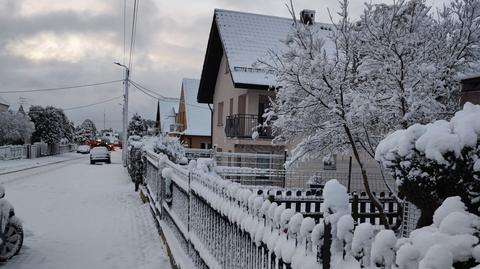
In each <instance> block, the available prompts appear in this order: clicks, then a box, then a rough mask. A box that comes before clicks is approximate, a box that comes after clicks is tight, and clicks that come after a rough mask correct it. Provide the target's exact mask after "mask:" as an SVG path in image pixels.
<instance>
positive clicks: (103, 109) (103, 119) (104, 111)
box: [103, 108, 106, 130]
mask: <svg viewBox="0 0 480 269" xmlns="http://www.w3.org/2000/svg"><path fill="white" fill-rule="evenodd" d="M103 130H106V128H105V108H103Z"/></svg>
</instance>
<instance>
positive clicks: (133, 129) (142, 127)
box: [128, 113, 148, 136]
mask: <svg viewBox="0 0 480 269" xmlns="http://www.w3.org/2000/svg"><path fill="white" fill-rule="evenodd" d="M147 129H148V126H147V121H146V120H145V119H143V118H142V116H140V115H139V114H137V113H135V114H133V116H132V119H131V120H130V122H129V123H128V135H139V136H144V135H146V134H147Z"/></svg>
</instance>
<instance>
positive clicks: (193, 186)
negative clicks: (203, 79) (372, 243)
mask: <svg viewBox="0 0 480 269" xmlns="http://www.w3.org/2000/svg"><path fill="white" fill-rule="evenodd" d="M135 150H139V149H135ZM131 156H135V154H133V155H131ZM137 156H138V155H137ZM142 158H143V169H144V172H143V178H144V186H143V187H142V192H143V193H144V195H145V196H146V197H147V198H148V201H149V205H150V208H151V211H152V213H153V215H154V218H155V221H156V224H157V226H158V227H159V229H160V231H163V234H164V236H165V237H166V240H167V243H168V245H169V248H170V251H171V253H172V254H173V256H174V257H175V260H176V261H177V262H178V266H179V267H180V268H242V269H243V268H265V269H282V268H292V267H291V263H290V261H288V262H286V261H284V260H283V258H282V255H281V254H280V253H279V252H278V251H276V250H274V249H270V248H269V247H268V244H267V242H265V240H258V238H257V236H256V235H255V233H256V228H255V229H252V228H251V227H250V226H249V224H248V222H247V223H245V220H249V221H250V222H252V223H256V224H258V225H259V226H261V227H262V229H264V230H265V231H268V232H269V233H271V234H272V235H273V234H275V236H284V237H285V236H286V240H290V241H292V240H293V242H294V243H292V244H293V247H303V248H304V249H305V251H306V253H308V254H309V255H310V256H309V257H316V258H315V260H314V262H317V263H319V264H320V263H322V262H326V261H327V262H328V261H329V260H330V257H329V255H330V254H329V250H327V249H329V244H327V242H326V243H325V244H322V245H323V247H321V246H320V245H316V244H314V243H313V242H309V240H308V239H300V238H298V237H297V235H296V234H286V235H285V234H284V229H283V228H282V227H281V226H278V224H277V223H275V222H274V221H273V220H272V219H271V218H269V217H268V216H267V215H266V214H261V212H259V210H258V208H255V207H254V206H253V204H252V203H251V201H247V200H246V199H242V198H241V197H238V196H236V195H232V191H231V190H230V188H231V187H232V186H233V187H235V186H236V187H238V188H241V189H242V190H243V191H246V192H247V193H252V194H257V195H256V196H255V197H257V198H258V197H259V199H261V201H263V202H264V203H266V200H269V201H270V202H276V203H277V204H279V205H282V204H284V205H285V207H286V208H292V209H294V210H295V211H296V212H300V213H302V214H303V215H304V216H305V217H307V216H309V217H312V218H314V219H315V221H316V222H317V223H319V222H321V221H322V216H323V213H322V212H323V206H322V204H323V197H322V193H321V191H315V192H312V191H310V190H309V191H306V190H288V189H281V188H275V187H267V186H265V187H259V186H254V187H246V186H241V185H240V184H237V185H235V184H233V183H231V181H228V180H224V179H222V178H221V177H219V176H216V175H215V174H214V173H211V172H207V171H204V170H205V169H206V167H208V163H207V164H203V166H200V165H198V166H196V167H193V165H190V166H180V165H177V164H174V163H172V162H170V161H169V160H168V159H167V158H166V156H164V155H162V156H159V155H157V154H155V153H153V152H150V151H146V152H144V153H143V157H142ZM202 169H203V170H202ZM216 177H218V178H216ZM237 193H238V191H237ZM379 199H380V200H381V202H382V203H384V204H386V205H387V206H386V209H387V211H388V213H387V214H388V218H389V222H390V223H391V224H392V225H396V224H397V223H399V222H400V217H401V216H402V212H401V211H400V210H399V207H398V205H397V204H396V202H395V201H394V199H393V198H392V197H390V196H387V195H382V194H380V195H379ZM350 201H351V203H350V207H351V210H352V212H353V213H352V214H353V217H354V219H355V220H356V222H357V224H358V223H361V222H370V223H372V224H380V221H379V216H378V212H376V211H375V210H374V208H373V207H372V206H371V205H370V201H368V200H367V199H366V198H365V197H364V196H363V195H361V194H359V195H357V194H353V195H352V196H351V198H350ZM235 212H237V213H235ZM240 215H241V216H243V217H238V216H240ZM249 227H250V228H249ZM325 228H326V229H327V231H328V227H327V226H325ZM326 238H327V239H326V240H328V236H327V237H326ZM305 240H306V241H305ZM324 240H325V239H324ZM323 268H325V269H326V268H327V267H325V266H324V267H323Z"/></svg>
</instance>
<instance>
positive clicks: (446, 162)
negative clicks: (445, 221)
mask: <svg viewBox="0 0 480 269" xmlns="http://www.w3.org/2000/svg"><path fill="white" fill-rule="evenodd" d="M479 119H480V105H473V104H471V103H466V104H465V105H464V107H463V109H462V110H460V111H458V112H457V113H455V115H454V116H453V117H452V118H451V120H450V121H445V120H439V121H435V122H433V123H430V124H426V125H420V124H414V125H412V126H410V127H408V128H407V129H403V130H397V131H395V132H394V133H392V134H390V135H388V136H387V137H386V138H385V139H384V140H383V141H381V142H380V144H379V145H378V147H377V149H376V153H375V159H377V160H378V161H380V162H382V163H383V165H384V166H385V167H386V168H387V169H389V171H390V173H391V175H392V176H393V177H394V178H395V179H396V183H397V185H398V186H399V192H400V194H401V195H403V196H405V198H406V200H407V201H409V202H412V203H413V204H414V205H415V206H416V207H417V208H419V209H420V210H421V211H422V214H421V218H420V220H419V227H423V226H428V225H430V224H431V223H432V214H433V212H434V210H435V209H436V208H438V207H439V206H440V205H441V204H442V202H443V201H444V200H445V199H446V198H448V197H452V196H459V197H460V199H461V201H462V202H463V203H464V204H465V205H466V206H467V211H469V212H471V213H475V214H479V213H480V211H479V206H480V142H479V141H480V120H479ZM467 190H468V191H467ZM459 202H460V200H459ZM433 220H434V221H435V218H433Z"/></svg>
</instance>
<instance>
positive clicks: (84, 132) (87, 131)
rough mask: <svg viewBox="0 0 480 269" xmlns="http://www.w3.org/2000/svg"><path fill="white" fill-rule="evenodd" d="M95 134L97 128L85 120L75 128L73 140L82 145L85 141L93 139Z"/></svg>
mask: <svg viewBox="0 0 480 269" xmlns="http://www.w3.org/2000/svg"><path fill="white" fill-rule="evenodd" d="M96 134H97V127H96V126H95V123H94V122H93V121H92V120H90V119H86V120H84V121H83V122H82V124H80V126H77V127H76V128H75V137H74V139H75V142H76V143H78V144H82V143H84V142H85V141H89V140H92V139H95V137H96Z"/></svg>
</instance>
